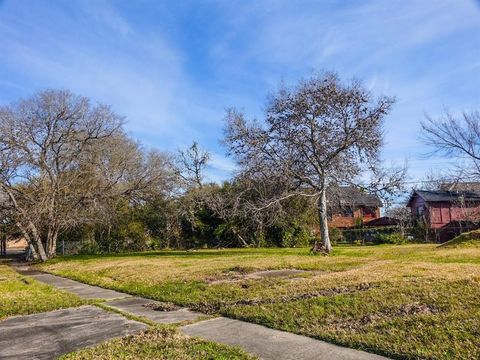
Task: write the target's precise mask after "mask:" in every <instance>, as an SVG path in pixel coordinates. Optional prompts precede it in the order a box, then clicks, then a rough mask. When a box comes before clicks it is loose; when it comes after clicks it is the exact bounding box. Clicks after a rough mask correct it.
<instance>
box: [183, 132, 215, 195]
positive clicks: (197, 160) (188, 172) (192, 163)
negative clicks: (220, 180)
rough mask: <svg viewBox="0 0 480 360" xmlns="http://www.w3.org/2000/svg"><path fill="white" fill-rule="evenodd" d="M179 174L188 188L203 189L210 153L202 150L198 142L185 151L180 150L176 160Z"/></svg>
mask: <svg viewBox="0 0 480 360" xmlns="http://www.w3.org/2000/svg"><path fill="white" fill-rule="evenodd" d="M175 160H176V161H175V163H176V165H177V174H178V176H179V177H180V179H181V180H182V182H183V183H184V185H185V187H186V188H200V189H201V188H202V186H203V180H204V170H205V167H206V166H207V164H208V161H209V160H210V154H209V153H208V151H206V150H204V149H202V148H201V147H200V146H199V145H198V143H197V142H196V141H194V142H193V143H192V145H191V146H190V147H189V148H187V149H185V150H179V151H178V155H177V157H176V159H175Z"/></svg>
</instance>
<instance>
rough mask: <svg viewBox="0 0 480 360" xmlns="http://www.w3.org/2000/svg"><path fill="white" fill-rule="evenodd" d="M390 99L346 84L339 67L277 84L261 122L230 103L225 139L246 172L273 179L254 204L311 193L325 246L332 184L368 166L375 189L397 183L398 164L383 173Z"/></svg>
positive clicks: (351, 179)
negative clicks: (385, 122)
mask: <svg viewBox="0 0 480 360" xmlns="http://www.w3.org/2000/svg"><path fill="white" fill-rule="evenodd" d="M393 102H394V100H393V99H392V98H389V97H385V96H380V97H378V98H376V99H375V98H374V97H373V96H372V95H371V94H370V92H369V91H367V90H366V89H365V88H364V87H363V86H362V85H361V84H360V83H359V82H358V81H352V82H350V83H348V84H344V83H342V82H341V81H340V80H339V78H338V76H337V75H336V74H334V73H324V74H320V75H318V76H313V77H311V78H310V79H307V80H304V81H301V82H300V83H299V84H298V86H297V87H295V88H293V89H286V88H282V89H280V91H279V92H278V93H276V94H275V95H273V96H272V97H271V99H270V100H269V102H268V105H267V109H266V118H265V122H264V123H258V122H253V123H249V122H247V121H246V120H245V117H244V115H243V114H242V113H241V112H239V111H237V110H235V109H231V110H229V111H228V112H227V116H226V122H227V126H226V137H225V143H226V144H227V146H228V148H229V150H230V153H231V154H232V155H233V156H235V158H236V159H237V161H238V163H239V165H240V167H241V169H242V172H243V173H244V174H245V177H250V178H253V179H255V178H263V179H271V181H273V180H275V181H274V184H273V186H274V188H273V189H272V191H270V194H271V197H270V199H265V201H264V202H263V204H260V205H259V206H258V209H265V208H268V207H270V206H272V204H275V203H278V202H279V201H282V200H284V199H287V198H289V197H292V196H304V197H313V198H315V199H316V201H317V205H318V217H319V223H320V233H321V237H322V242H323V245H322V247H320V246H318V245H317V246H315V250H321V251H324V252H327V253H328V252H330V251H331V249H332V245H331V242H330V238H329V232H328V220H327V189H328V188H329V187H330V186H332V185H336V184H350V185H356V186H359V185H360V182H359V181H358V179H359V178H360V176H361V175H362V174H364V173H365V172H366V171H370V173H373V174H374V178H375V185H376V190H378V191H380V190H382V191H388V192H390V191H392V190H393V189H395V188H398V187H399V185H400V182H401V179H402V177H403V174H404V172H403V171H397V172H396V173H395V174H393V175H394V176H391V175H392V174H388V176H387V173H386V172H385V171H384V170H381V168H380V167H379V154H380V149H381V147H382V134H383V133H382V122H383V119H384V117H385V116H386V115H387V113H388V111H389V110H390V108H391V106H392V104H393ZM362 187H366V186H365V185H362Z"/></svg>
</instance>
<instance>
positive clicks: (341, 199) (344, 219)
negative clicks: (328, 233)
mask: <svg viewBox="0 0 480 360" xmlns="http://www.w3.org/2000/svg"><path fill="white" fill-rule="evenodd" d="M381 206H382V202H381V201H380V199H379V198H378V196H376V195H373V194H369V193H366V192H363V191H361V190H360V189H357V188H354V187H342V188H340V191H339V192H338V193H337V195H336V196H332V197H331V199H330V200H329V226H331V227H335V228H340V229H345V228H350V227H354V226H356V225H359V223H362V224H363V225H368V223H369V222H370V221H373V220H377V219H380V218H381V217H380V208H381Z"/></svg>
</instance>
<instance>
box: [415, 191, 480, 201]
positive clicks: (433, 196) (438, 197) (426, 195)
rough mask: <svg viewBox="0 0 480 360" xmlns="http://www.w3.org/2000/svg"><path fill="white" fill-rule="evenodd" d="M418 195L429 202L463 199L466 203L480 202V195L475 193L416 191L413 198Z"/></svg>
mask: <svg viewBox="0 0 480 360" xmlns="http://www.w3.org/2000/svg"><path fill="white" fill-rule="evenodd" d="M415 194H417V195H418V196H420V197H421V198H422V199H423V200H425V201H427V202H440V201H447V202H453V201H458V200H459V199H461V198H462V197H463V198H464V200H465V201H480V193H478V192H474V191H468V190H466V191H444V190H440V191H429V190H414V192H413V194H412V196H411V198H412V197H413V196H414V195H415Z"/></svg>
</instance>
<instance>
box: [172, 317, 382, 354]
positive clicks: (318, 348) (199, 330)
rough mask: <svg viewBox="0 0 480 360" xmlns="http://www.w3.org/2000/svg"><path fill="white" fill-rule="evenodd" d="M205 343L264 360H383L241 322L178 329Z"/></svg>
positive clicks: (203, 323)
mask: <svg viewBox="0 0 480 360" xmlns="http://www.w3.org/2000/svg"><path fill="white" fill-rule="evenodd" d="M181 330H182V332H183V333H185V334H187V335H190V336H197V337H201V338H204V339H207V340H211V341H216V342H219V343H223V344H228V345H236V346H240V347H241V348H243V349H244V350H245V351H247V352H249V353H251V354H254V355H257V356H259V357H260V358H261V359H265V360H270V359H271V360H296V359H302V360H310V359H311V360H313V359H315V360H321V359H325V360H331V359H336V360H381V359H383V360H385V359H386V358H384V357H382V356H379V355H374V354H369V353H366V352H363V351H358V350H353V349H349V348H344V347H340V346H336V345H332V344H329V343H326V342H323V341H320V340H315V339H312V338H309V337H306V336H301V335H295V334H291V333H288V332H284V331H279V330H273V329H269V328H267V327H264V326H260V325H256V324H251V323H247V322H243V321H238V320H233V319H227V318H216V319H212V320H206V321H201V322H198V323H195V324H192V325H187V326H184V327H182V328H181Z"/></svg>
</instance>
